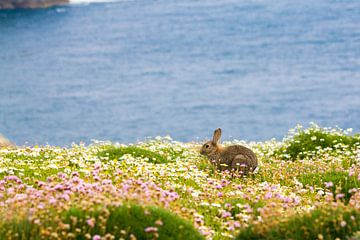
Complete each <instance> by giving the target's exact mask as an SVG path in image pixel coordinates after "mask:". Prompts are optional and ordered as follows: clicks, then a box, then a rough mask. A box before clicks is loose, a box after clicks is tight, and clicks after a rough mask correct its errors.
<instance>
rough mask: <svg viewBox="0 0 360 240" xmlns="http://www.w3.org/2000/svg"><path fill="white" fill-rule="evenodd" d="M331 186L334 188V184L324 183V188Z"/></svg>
mask: <svg viewBox="0 0 360 240" xmlns="http://www.w3.org/2000/svg"><path fill="white" fill-rule="evenodd" d="M333 186H334V184H333V183H332V182H325V187H326V188H331V187H333Z"/></svg>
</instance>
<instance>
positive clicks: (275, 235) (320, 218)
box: [236, 207, 360, 240]
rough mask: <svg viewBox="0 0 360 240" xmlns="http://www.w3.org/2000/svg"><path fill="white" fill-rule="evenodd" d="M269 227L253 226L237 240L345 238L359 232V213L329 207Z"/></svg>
mask: <svg viewBox="0 0 360 240" xmlns="http://www.w3.org/2000/svg"><path fill="white" fill-rule="evenodd" d="M274 223H275V224H274ZM267 224H268V223H260V224H259V225H250V226H249V227H248V228H246V229H244V230H243V231H241V232H240V234H239V235H238V236H237V238H236V239H244V240H246V239H269V240H272V239H274V240H275V239H293V240H302V239H337V238H338V239H346V237H349V236H352V235H353V234H354V233H355V232H356V231H359V229H360V212H359V210H357V209H353V208H349V207H337V208H335V207H327V208H322V209H316V210H313V211H312V212H310V213H307V214H304V215H302V216H298V215H296V216H293V217H291V218H289V219H287V220H282V221H279V222H277V223H276V221H272V222H271V223H269V224H268V225H267Z"/></svg>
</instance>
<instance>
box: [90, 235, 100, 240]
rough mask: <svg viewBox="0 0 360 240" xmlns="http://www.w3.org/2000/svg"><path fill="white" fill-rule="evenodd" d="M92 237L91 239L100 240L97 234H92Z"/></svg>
mask: <svg viewBox="0 0 360 240" xmlns="http://www.w3.org/2000/svg"><path fill="white" fill-rule="evenodd" d="M92 239H93V240H101V237H100V236H99V235H94V236H93V238H92Z"/></svg>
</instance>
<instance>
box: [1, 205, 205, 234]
mask: <svg viewBox="0 0 360 240" xmlns="http://www.w3.org/2000/svg"><path fill="white" fill-rule="evenodd" d="M54 214H55V213H54ZM60 216H61V219H62V222H61V223H59V222H55V221H54V220H55V219H57V218H56V217H55V216H52V218H50V219H49V220H48V221H47V222H45V223H43V225H46V226H47V227H48V229H54V230H53V232H52V234H55V233H56V234H57V235H58V236H62V238H63V239H65V238H68V237H70V236H72V237H74V239H77V240H85V239H88V238H87V236H86V235H88V236H89V234H90V235H91V236H94V235H100V236H105V235H106V234H111V235H112V236H113V237H115V238H114V239H120V238H124V239H130V236H131V235H134V236H135V237H136V238H137V239H144V240H147V239H149V240H150V239H154V236H155V235H154V234H155V233H147V232H146V231H145V229H146V228H147V227H156V228H157V229H158V230H157V231H156V234H158V238H157V239H173V240H176V239H179V240H182V239H187V240H193V239H203V237H202V236H201V235H200V233H199V232H198V231H197V230H196V229H195V228H194V226H193V225H192V224H191V223H189V222H187V221H186V220H184V219H182V218H180V217H178V216H177V215H175V214H174V213H171V212H169V211H167V210H164V209H162V208H158V207H143V206H139V205H134V204H125V205H123V206H120V207H108V208H106V209H104V208H101V207H100V208H98V210H95V211H88V210H87V211H85V210H82V209H80V208H77V207H73V208H71V209H69V210H68V211H66V212H63V213H61V214H60ZM91 218H93V219H94V220H95V225H94V226H93V227H91V226H90V225H89V224H88V223H87V220H88V219H91ZM159 221H161V224H158V222H159ZM60 225H61V226H65V225H67V226H68V227H67V228H64V229H63V230H61V227H59V226H60ZM0 226H1V229H0V239H19V240H21V239H24V240H25V239H26V240H32V239H34V240H37V239H44V235H42V234H41V233H40V232H39V228H38V225H36V224H34V223H33V222H31V221H29V220H19V221H16V220H14V221H13V222H11V223H9V222H7V223H4V224H2V225H0ZM60 231H62V232H60ZM64 232H66V233H64ZM49 234H51V233H49ZM41 235H42V236H41ZM45 238H46V237H45Z"/></svg>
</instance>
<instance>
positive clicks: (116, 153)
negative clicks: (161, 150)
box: [98, 146, 168, 163]
mask: <svg viewBox="0 0 360 240" xmlns="http://www.w3.org/2000/svg"><path fill="white" fill-rule="evenodd" d="M125 154H130V155H131V156H133V157H139V158H147V159H148V160H149V162H151V163H167V162H168V159H167V158H166V157H165V156H163V155H160V154H158V153H156V152H153V151H150V150H147V149H143V148H140V147H135V146H128V147H115V146H106V147H105V149H104V150H102V151H100V152H99V153H98V157H100V158H108V159H109V160H114V159H116V160H119V159H120V158H121V157H122V156H124V155H125Z"/></svg>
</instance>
